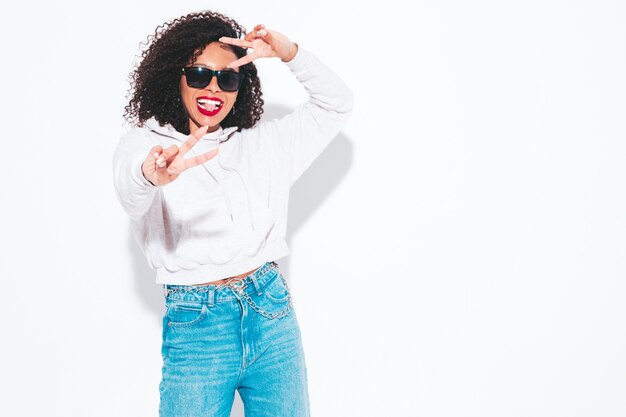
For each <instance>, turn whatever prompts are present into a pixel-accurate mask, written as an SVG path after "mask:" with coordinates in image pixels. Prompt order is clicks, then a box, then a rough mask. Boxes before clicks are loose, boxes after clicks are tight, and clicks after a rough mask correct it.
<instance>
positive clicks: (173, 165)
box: [141, 126, 219, 187]
mask: <svg viewBox="0 0 626 417" xmlns="http://www.w3.org/2000/svg"><path fill="white" fill-rule="evenodd" d="M207 129H208V126H202V127H201V128H200V129H198V130H196V131H195V132H194V133H192V134H191V135H189V136H188V139H187V140H186V141H185V143H183V145H182V146H181V147H180V148H179V147H178V146H176V145H172V146H170V147H169V148H167V149H166V150H165V151H163V148H162V147H161V145H157V146H155V147H153V148H152V149H150V152H149V153H148V156H147V158H146V160H145V161H144V162H143V164H142V165H141V172H142V173H143V176H144V177H145V178H146V179H147V180H148V181H150V182H151V183H152V184H153V185H155V186H157V187H161V186H163V185H167V184H169V183H170V182H172V181H174V180H175V179H176V178H178V176H179V175H180V174H181V173H182V172H183V171H185V170H187V169H189V168H191V167H195V166H196V165H200V164H202V163H204V162H206V161H208V160H209V159H211V158H213V157H214V156H215V155H217V153H218V151H219V150H218V149H217V148H216V149H213V150H211V151H209V152H206V153H203V154H201V155H198V156H194V157H193V158H190V159H183V156H184V155H185V154H186V153H187V152H188V151H189V149H191V148H192V147H193V145H195V144H196V143H197V142H198V140H199V139H200V138H201V137H202V136H204V135H205V134H206V131H207Z"/></svg>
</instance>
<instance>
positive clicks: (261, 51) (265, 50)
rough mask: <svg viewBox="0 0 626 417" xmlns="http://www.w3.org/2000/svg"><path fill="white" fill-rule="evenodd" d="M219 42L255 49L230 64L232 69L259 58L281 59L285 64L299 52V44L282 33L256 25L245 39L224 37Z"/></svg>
mask: <svg viewBox="0 0 626 417" xmlns="http://www.w3.org/2000/svg"><path fill="white" fill-rule="evenodd" d="M219 41H220V42H222V43H227V44H229V45H236V46H241V47H242V48H251V49H254V51H253V52H251V53H249V54H248V55H246V56H244V57H242V58H239V59H238V60H236V61H233V62H231V63H230V64H228V67H229V68H232V69H235V68H238V67H240V66H242V65H245V64H247V63H249V62H252V61H254V60H255V59H257V58H269V57H279V58H280V59H282V60H283V61H284V62H288V61H291V60H292V59H293V57H294V56H296V52H297V51H298V45H297V44H295V43H293V42H291V41H290V40H289V39H288V38H287V37H286V36H285V35H283V34H282V33H279V32H276V31H274V30H269V29H266V28H265V25H262V24H259V25H256V26H255V27H254V30H253V31H252V32H249V33H247V34H246V36H245V37H244V38H243V39H237V38H229V37H227V36H222V37H221V38H220V39H219Z"/></svg>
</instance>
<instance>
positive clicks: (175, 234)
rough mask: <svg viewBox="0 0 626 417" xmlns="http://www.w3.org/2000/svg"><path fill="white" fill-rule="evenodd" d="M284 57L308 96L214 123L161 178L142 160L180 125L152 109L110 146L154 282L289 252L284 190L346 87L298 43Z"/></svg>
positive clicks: (234, 268) (177, 137) (207, 276)
mask: <svg viewBox="0 0 626 417" xmlns="http://www.w3.org/2000/svg"><path fill="white" fill-rule="evenodd" d="M285 65H287V66H288V67H289V68H290V69H291V72H292V74H293V75H294V76H295V77H296V79H297V80H298V81H299V82H300V84H301V85H302V86H303V87H304V89H305V90H306V92H307V93H308V94H309V98H308V100H307V101H306V102H304V103H302V104H300V105H298V106H297V107H296V108H295V110H293V111H292V112H291V113H289V114H287V115H285V116H283V117H281V118H278V119H273V120H269V121H263V122H261V123H258V124H257V125H255V126H254V127H252V128H249V129H239V128H238V127H237V126H229V127H225V128H222V126H218V128H217V129H216V130H214V131H213V132H209V133H207V134H206V135H205V136H203V137H202V138H201V139H199V140H198V141H197V143H196V144H195V145H194V146H193V147H191V148H190V149H189V150H188V151H187V152H186V153H185V155H184V156H183V157H184V159H190V158H192V157H194V156H197V155H202V154H204V153H207V152H209V151H211V150H213V149H215V148H219V152H218V153H217V154H216V155H215V156H214V157H213V158H211V159H209V160H208V161H206V162H204V163H202V164H200V165H197V166H194V167H192V168H189V169H187V170H185V171H184V172H182V173H181V174H180V175H179V176H178V177H177V178H176V179H175V180H174V181H172V182H171V183H169V184H167V185H164V186H156V185H153V184H151V183H150V182H149V181H148V180H147V179H146V178H145V177H144V176H143V173H142V170H141V165H142V164H143V161H145V159H146V157H147V155H148V152H149V151H150V149H151V148H152V147H154V146H156V145H160V146H161V147H162V148H163V149H167V148H169V147H170V146H172V145H176V146H178V147H181V146H182V145H183V143H185V141H186V140H187V139H188V135H185V134H183V133H181V132H178V131H177V130H175V129H174V128H173V127H172V125H171V124H169V123H162V122H160V121H159V120H157V119H156V117H152V118H150V119H148V120H146V121H145V122H144V123H143V124H142V125H141V126H136V127H134V128H132V129H131V130H130V131H129V132H127V133H126V134H124V135H123V136H122V138H121V139H120V141H119V144H118V146H117V148H116V149H115V153H114V155H113V177H114V185H115V192H116V195H117V198H118V199H119V201H120V203H121V205H122V207H123V209H124V210H125V211H126V213H127V214H128V215H129V217H130V219H131V229H132V233H133V236H134V238H135V240H136V242H137V244H138V245H139V248H140V249H141V250H142V252H143V253H144V255H145V256H146V259H147V261H148V264H149V265H150V267H151V268H153V269H154V270H155V271H156V282H157V284H179V285H194V284H200V283H206V282H211V281H216V280H219V279H223V278H227V277H230V276H235V275H239V274H242V273H244V272H246V271H250V270H252V269H254V268H256V267H259V266H262V265H263V264H264V263H265V262H267V261H274V260H276V259H278V258H281V257H285V256H287V255H288V254H289V249H288V247H287V243H286V235H287V208H288V202H289V191H290V189H291V187H292V186H293V184H294V183H295V182H296V181H297V180H298V178H300V176H301V175H302V174H303V173H304V171H306V170H307V169H308V167H309V166H310V165H311V164H312V163H313V162H314V160H315V159H316V158H317V157H318V156H319V155H320V154H321V153H322V152H323V151H324V149H326V147H327V146H328V144H329V143H330V142H331V140H332V139H333V138H334V137H336V136H337V134H338V133H339V132H340V130H341V129H342V127H343V126H344V125H345V123H346V122H347V120H348V118H349V116H350V114H351V112H352V103H353V96H352V91H351V90H350V89H349V88H348V86H347V85H346V84H345V83H344V82H343V80H341V78H339V77H338V76H337V74H335V73H334V72H333V71H332V70H331V69H330V68H328V67H327V66H326V65H325V64H324V63H323V62H322V61H320V59H319V58H317V57H316V56H315V55H314V54H313V53H311V52H309V51H308V50H307V49H306V48H303V47H302V45H300V44H298V50H297V52H296V55H295V56H294V57H293V58H292V59H291V60H290V61H288V62H286V63H285Z"/></svg>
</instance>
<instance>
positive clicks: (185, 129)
mask: <svg viewBox="0 0 626 417" xmlns="http://www.w3.org/2000/svg"><path fill="white" fill-rule="evenodd" d="M245 33H246V29H245V28H244V27H243V26H241V25H240V24H238V23H237V22H235V21H234V20H233V19H231V18H229V17H227V16H224V15H222V14H220V13H216V12H211V11H202V12H197V13H190V14H188V15H186V16H181V17H179V18H177V19H174V20H172V21H169V22H166V23H164V24H163V25H161V26H158V27H157V28H156V30H155V34H154V35H150V36H148V39H147V43H146V46H147V49H145V50H144V51H143V52H142V54H141V58H142V59H141V62H140V63H139V64H138V65H137V66H136V67H135V68H134V69H133V71H132V72H131V73H130V75H129V82H130V85H131V87H130V89H129V90H128V95H127V98H128V96H131V93H132V96H131V98H130V101H129V102H128V105H127V106H125V107H124V109H125V112H124V118H125V119H126V120H127V121H128V122H129V123H131V124H134V125H136V126H142V125H143V123H144V122H145V121H146V120H148V119H150V118H151V117H154V118H155V119H156V120H157V121H158V122H159V124H160V125H161V126H163V125H165V124H166V123H169V124H171V125H172V126H173V127H174V128H175V129H176V130H177V131H179V132H181V133H184V134H187V135H188V134H189V133H190V131H189V115H188V114H187V111H186V110H185V108H184V106H183V103H182V100H181V95H180V77H181V68H183V67H184V66H186V65H187V63H189V62H190V61H191V63H194V62H196V58H197V57H198V56H199V55H200V54H202V51H203V50H204V48H205V47H206V46H207V45H208V44H209V43H211V42H215V41H218V39H219V38H220V37H222V36H228V37H231V38H240V37H241V36H242V35H245ZM229 46H230V47H231V48H232V49H233V52H234V53H235V54H236V55H237V58H241V57H243V56H245V55H246V54H247V52H246V49H245V48H242V47H239V46H235V45H229ZM239 71H240V72H241V73H242V74H244V81H243V83H242V85H241V87H240V88H239V93H238V94H237V101H236V102H235V105H234V106H233V111H234V114H233V112H230V113H229V114H228V115H227V116H226V118H224V120H223V121H222V122H221V123H220V125H221V126H222V127H223V128H226V127H231V126H237V127H238V130H241V129H247V128H251V127H253V126H254V125H255V124H256V123H257V122H258V121H259V120H260V119H261V115H262V114H263V99H262V98H261V96H262V92H261V81H260V80H259V76H258V74H257V69H256V67H255V66H254V63H253V62H250V63H248V64H245V65H242V66H241V67H239Z"/></svg>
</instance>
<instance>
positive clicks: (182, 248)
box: [113, 11, 352, 417]
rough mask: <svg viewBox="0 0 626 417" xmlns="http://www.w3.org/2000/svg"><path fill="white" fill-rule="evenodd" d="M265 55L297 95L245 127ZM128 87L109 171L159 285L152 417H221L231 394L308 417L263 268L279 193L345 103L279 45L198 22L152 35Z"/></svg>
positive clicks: (308, 58)
mask: <svg viewBox="0 0 626 417" xmlns="http://www.w3.org/2000/svg"><path fill="white" fill-rule="evenodd" d="M244 34H245V36H244V38H243V39H241V36H242V35H244ZM248 49H251V50H252V51H251V52H250V53H248V51H247V50H248ZM269 57H276V58H280V59H281V60H282V61H283V62H284V63H285V64H286V65H287V66H288V67H289V68H290V69H291V71H292V73H293V74H294V75H295V77H296V78H297V80H298V81H300V82H301V83H302V85H303V86H304V88H305V89H306V91H307V92H308V93H309V96H310V97H309V100H308V101H307V102H306V103H303V104H301V105H300V106H298V107H297V108H296V109H295V110H294V111H293V112H292V113H290V114H288V115H286V116H284V117H282V118H281V119H277V120H271V121H266V122H263V123H258V122H259V121H260V118H261V114H262V113H263V108H262V105H263V100H262V98H261V95H262V94H261V86H260V81H259V78H258V75H257V70H256V67H255V66H254V63H253V61H254V60H256V59H260V58H269ZM131 83H132V87H133V89H132V96H131V99H130V102H129V104H128V105H127V106H126V112H125V117H126V119H127V120H129V121H130V122H132V123H133V124H134V125H135V126H134V127H133V128H132V129H131V130H130V131H129V132H128V133H126V134H125V135H124V136H123V137H122V138H121V140H120V143H119V145H118V147H117V148H116V151H115V154H114V157H113V171H114V182H115V189H116V193H117V196H118V198H119V200H120V202H121V204H122V206H123V207H124V209H125V211H126V212H127V213H128V214H129V216H130V218H131V224H132V229H133V233H134V235H135V238H136V240H137V242H138V244H139V245H140V247H141V249H142V250H143V251H144V253H145V255H146V257H147V260H148V262H149V264H150V266H151V267H152V268H154V269H155V270H156V281H157V283H158V284H162V285H163V287H164V293H165V305H166V313H165V315H164V317H163V345H162V355H163V368H162V380H161V384H160V407H159V410H160V411H159V412H160V415H161V416H162V417H163V416H182V415H185V416H229V415H230V410H231V407H232V403H233V400H234V393H235V390H238V391H239V395H240V397H241V399H242V401H243V404H244V409H245V414H246V416H248V417H250V416H252V417H254V416H281V417H286V416H308V415H309V399H308V398H309V397H308V391H307V374H306V366H305V360H304V352H303V350H302V343H301V334H300V328H299V325H298V321H297V318H296V314H295V310H294V309H293V304H292V300H291V293H290V291H289V288H288V287H287V283H286V281H285V279H284V277H283V275H282V274H281V273H280V272H279V271H278V269H277V267H278V265H277V264H276V263H275V262H274V261H275V260H276V259H279V258H282V257H284V256H287V255H288V254H289V249H288V248H287V245H286V241H285V236H286V225H287V204H288V196H289V190H290V188H291V186H292V185H293V183H294V182H295V181H296V180H297V179H298V178H299V177H300V175H301V174H302V173H303V172H304V171H305V170H306V169H307V168H308V167H309V166H310V164H311V163H312V162H313V161H314V160H315V159H316V158H317V156H318V155H319V154H320V153H321V152H322V151H323V150H324V148H325V147H326V146H327V145H328V143H329V142H330V141H331V140H332V138H333V137H335V136H336V135H337V133H338V132H339V131H340V129H341V128H342V127H343V126H344V124H345V122H346V121H347V120H348V117H349V115H350V113H351V111H352V92H351V91H350V89H349V88H348V87H347V86H346V85H345V83H344V82H343V81H342V80H341V79H340V78H339V77H338V76H337V75H336V74H334V73H333V72H332V71H331V70H330V69H329V68H328V67H326V65H325V64H323V63H322V62H321V61H320V60H319V59H318V58H317V57H316V56H315V55H313V54H312V53H311V52H309V51H307V50H306V49H305V48H302V47H301V46H300V45H298V44H296V43H293V42H291V41H290V40H289V39H288V38H287V37H286V36H285V35H283V34H281V33H279V32H277V31H274V30H270V29H267V28H265V27H264V25H257V26H255V27H254V30H253V31H251V32H248V33H246V31H245V28H244V27H242V26H240V25H239V24H238V23H236V22H235V21H234V20H232V19H230V18H228V17H226V16H224V15H222V14H219V13H214V12H208V11H205V12H201V13H193V14H189V15H187V16H183V17H181V18H178V19H175V20H173V21H171V22H168V23H166V24H164V25H162V26H160V27H159V28H157V30H156V33H155V35H154V36H153V37H151V38H149V39H148V48H147V49H146V50H145V51H144V52H143V54H142V60H141V63H140V64H139V65H138V66H137V68H135V70H134V71H133V73H132V74H131Z"/></svg>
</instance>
